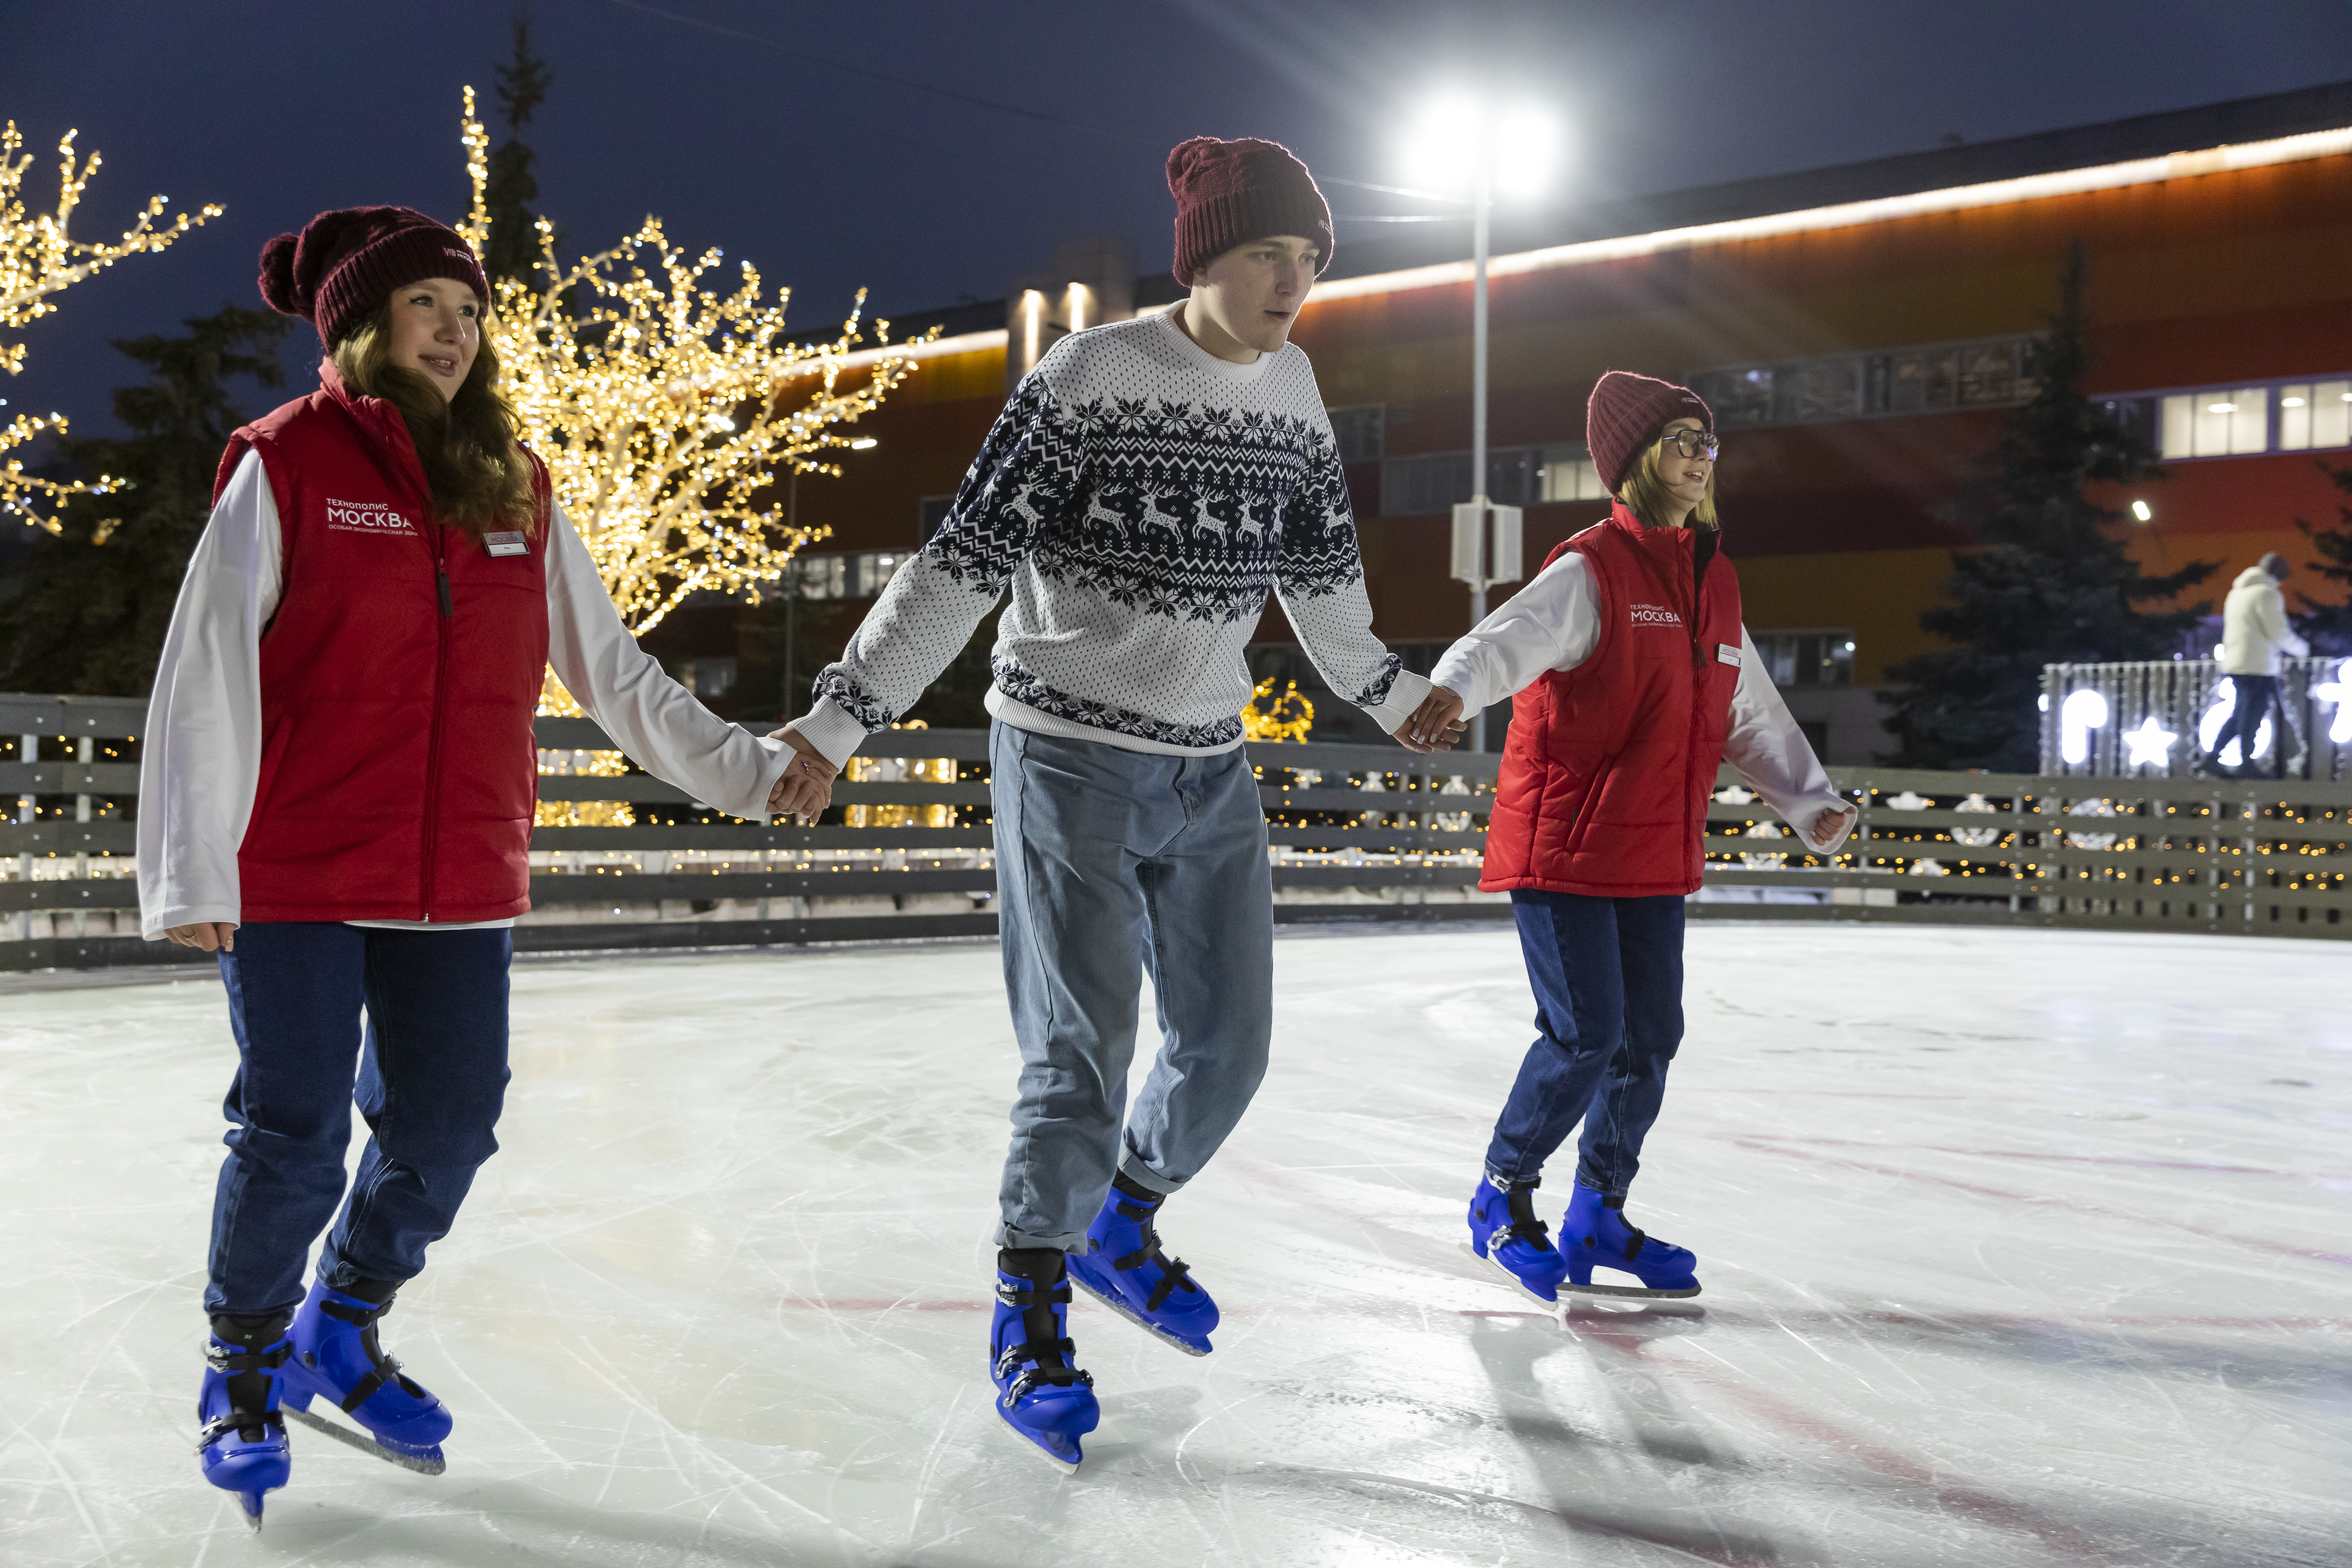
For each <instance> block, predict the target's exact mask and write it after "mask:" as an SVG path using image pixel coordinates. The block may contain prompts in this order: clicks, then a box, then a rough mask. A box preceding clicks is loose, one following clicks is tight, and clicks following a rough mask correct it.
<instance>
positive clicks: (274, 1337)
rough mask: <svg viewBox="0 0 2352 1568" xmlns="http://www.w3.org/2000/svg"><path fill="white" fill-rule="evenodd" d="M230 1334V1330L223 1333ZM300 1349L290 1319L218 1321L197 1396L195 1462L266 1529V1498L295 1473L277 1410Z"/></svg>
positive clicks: (255, 1525) (253, 1521)
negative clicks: (291, 1360)
mask: <svg viewBox="0 0 2352 1568" xmlns="http://www.w3.org/2000/svg"><path fill="white" fill-rule="evenodd" d="M224 1331H226V1333H224ZM292 1351H293V1346H292V1344H291V1343H290V1342H289V1341H288V1340H287V1338H286V1320H285V1319H284V1318H282V1317H280V1318H275V1319H267V1318H264V1319H255V1318H247V1319H242V1320H239V1319H234V1318H215V1319H214V1320H213V1337H212V1342H210V1343H209V1344H207V1345H205V1366H206V1368H207V1370H206V1371H205V1381H204V1384H203V1386H202V1388H201V1389H199V1391H198V1392H197V1394H196V1419H197V1420H199V1421H201V1422H203V1423H204V1430H203V1431H201V1432H199V1433H198V1434H197V1435H196V1458H197V1460H198V1462H200V1463H201V1464H202V1465H203V1466H204V1471H205V1479H206V1480H208V1481H210V1482H212V1484H213V1485H215V1486H216V1487H218V1488H220V1489H222V1490H223V1491H227V1492H234V1493H236V1503H237V1506H238V1507H239V1508H241V1509H243V1510H245V1522H246V1523H247V1524H248V1525H250V1526H251V1527H252V1528H254V1529H255V1530H259V1529H260V1528H261V1500H262V1498H263V1497H264V1496H265V1495H267V1494H268V1493H270V1492H274V1491H276V1490H277V1489H278V1488H280V1487H282V1486H284V1485H285V1484H286V1482H287V1480H288V1479H289V1477H290V1476H291V1475H292V1473H293V1468H294V1456H293V1451H292V1450H291V1449H289V1448H288V1447H287V1446H286V1417H285V1415H283V1414H281V1413H280V1411H279V1409H278V1397H279V1395H280V1394H281V1393H282V1392H283V1387H282V1378H283V1370H282V1369H283V1368H284V1367H285V1365H286V1361H287V1358H288V1356H289V1355H290V1354H291V1353H292Z"/></svg>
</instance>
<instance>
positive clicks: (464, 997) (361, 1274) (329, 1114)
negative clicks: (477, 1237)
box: [205, 921, 514, 1317]
mask: <svg viewBox="0 0 2352 1568" xmlns="http://www.w3.org/2000/svg"><path fill="white" fill-rule="evenodd" d="M513 952H514V941H513V933H512V932H511V931H370V930H366V929H363V928H362V927H359V926H347V925H341V924H337V923H333V922H329V921H299V922H277V921H264V922H261V923H258V924H253V925H244V926H239V927H238V928H237V931H236V951H235V952H224V953H222V954H221V955H220V971H221V979H222V980H223V981H224V982H225V983H226V984H227V986H228V1016H229V1027H230V1028H231V1029H232V1030H234V1031H235V1032H236V1048H237V1068H236V1079H235V1080H234V1081H233V1082H231V1084H230V1085H229V1090H228V1100H227V1101H226V1104H225V1105H224V1106H223V1107H222V1109H223V1110H224V1111H225V1112H226V1114H227V1116H228V1119H229V1121H230V1122H231V1123H232V1124H233V1125H232V1126H231V1127H230V1129H229V1131H228V1135H227V1136H226V1138H224V1139H223V1140H222V1142H225V1143H226V1144H227V1145H228V1158H227V1159H226V1161H224V1162H223V1163H222V1164H221V1173H220V1186H219V1189H218V1191H217V1193H216V1194H215V1197H214V1200H213V1239H212V1258H211V1282H210V1283H209V1284H208V1285H207V1286H206V1287H205V1311H206V1312H208V1313H222V1312H231V1313H236V1314H239V1315H251V1316H256V1317H258V1316H263V1315H266V1314H269V1313H274V1312H285V1311H291V1310H293V1309H294V1308H295V1307H297V1306H299V1305H300V1304H301V1300H302V1295H303V1289H302V1265H303V1262H304V1261H305V1259H307V1258H309V1256H310V1244H311V1242H313V1241H315V1240H317V1239H318V1237H319V1233H320V1231H321V1230H324V1229H325V1228H326V1226H327V1221H328V1220H329V1219H330V1218H331V1217H333V1216H334V1214H335V1205H336V1204H337V1203H338V1202H339V1201H341V1199H342V1197H343V1151H344V1150H345V1148H347V1147H348V1146H349V1144H350V1142H351V1133H352V1101H353V1100H354V1099H356V1100H357V1101H358V1104H359V1109H360V1114H361V1115H362V1117H364V1118H365V1119H366V1121H367V1124H368V1130H369V1131H370V1132H371V1134H372V1136H371V1137H370V1138H369V1139H368V1144H367V1149H366V1152H364V1153H363V1154H362V1156H361V1159H360V1171H359V1179H358V1180H357V1181H356V1182H354V1183H353V1184H352V1191H351V1198H350V1201H349V1202H347V1203H344V1204H343V1209H342V1215H341V1218H340V1219H337V1220H336V1222H335V1230H334V1234H333V1235H332V1236H331V1237H328V1238H327V1245H326V1247H325V1248H324V1249H323V1250H322V1251H321V1252H320V1255H319V1278H320V1279H323V1280H324V1281H326V1283H327V1284H328V1285H329V1286H330V1287H331V1288H332V1289H339V1290H340V1289H350V1288H351V1287H352V1285H353V1284H355V1283H357V1282H358V1281H361V1280H371V1281H378V1282H382V1283H384V1284H391V1285H398V1284H400V1283H401V1282H403V1281H404V1280H406V1279H412V1278H414V1277H415V1275H416V1274H417V1273H418V1272H419V1271H420V1270H422V1269H423V1268H424V1267H425V1247H427V1246H428V1245H429V1244H431V1243H433V1242H436V1241H438V1240H440V1239H441V1237H444V1236H446V1235H447V1234H448V1233H449V1226H450V1224H451V1222H452V1221H453V1220H455V1219H456V1217H457V1205H459V1204H461V1203H463V1202H465V1199H466V1192H467V1188H469V1187H471V1186H472V1185H473V1183H474V1172H475V1170H476V1169H477V1168H478V1167H479V1166H480V1164H481V1163H482V1162H483V1161H485V1160H487V1159H488V1158H489V1157H490V1155H491V1154H492V1153H494V1152H497V1150H498V1146H499V1145H498V1140H497V1139H495V1138H493V1137H492V1136H491V1135H490V1130H491V1129H492V1128H493V1127H495V1126H497V1125H498V1120H499V1109H500V1107H501V1106H502V1105H503V1104H504V1103H505V1100H506V1087H507V1077H508V1074H507V964H508V962H509V959H510V958H511V956H512V954H513ZM362 1005H364V1006H365V1008H366V1010H367V1023H366V1027H365V1029H364V1031H362V1026H361V1022H360V1010H361V1008H362ZM363 1036H364V1037H363ZM355 1066H356V1069H357V1078H356V1084H355V1083H354V1067H355Z"/></svg>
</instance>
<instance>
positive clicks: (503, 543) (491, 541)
mask: <svg viewBox="0 0 2352 1568" xmlns="http://www.w3.org/2000/svg"><path fill="white" fill-rule="evenodd" d="M482 547H483V548H484V549H486V550H488V552H490V553H491V554H493V555H528V554H530V542H528V541H527V540H525V539H524V538H523V536H522V533H521V531H520V530H515V531H509V532H506V533H486V534H484V535H482ZM1732 662H1733V663H1734V664H1737V663H1738V662H1739V661H1738V658H1734V659H1733V660H1732Z"/></svg>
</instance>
